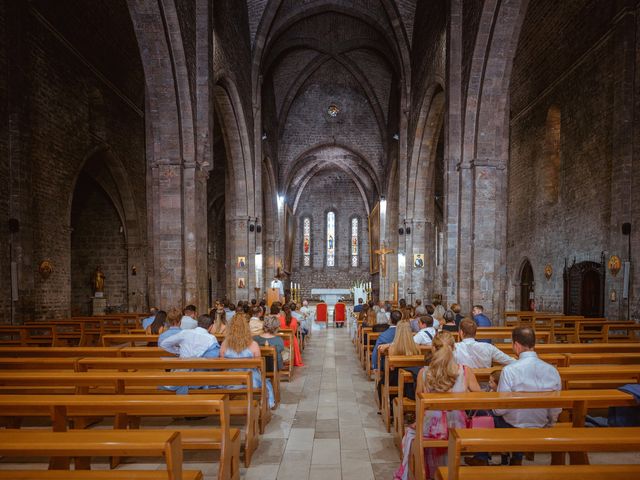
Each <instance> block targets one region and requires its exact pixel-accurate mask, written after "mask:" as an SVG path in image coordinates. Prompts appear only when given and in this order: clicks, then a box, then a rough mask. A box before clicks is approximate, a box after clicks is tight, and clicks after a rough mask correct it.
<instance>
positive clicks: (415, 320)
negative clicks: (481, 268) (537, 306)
mask: <svg viewBox="0 0 640 480" xmlns="http://www.w3.org/2000/svg"><path fill="white" fill-rule="evenodd" d="M483 310H484V309H483V307H482V306H481V305H475V306H474V307H473V309H472V315H471V316H470V317H464V316H463V315H461V314H460V312H461V308H460V305H457V304H452V305H451V306H450V308H449V309H445V307H444V306H442V305H425V306H423V305H422V304H421V302H420V301H417V302H416V306H415V307H414V306H412V305H407V303H406V302H405V301H404V300H400V301H399V303H398V304H397V306H393V305H391V304H390V303H389V302H380V303H379V304H375V303H374V302H369V303H368V304H362V302H360V308H358V312H357V313H355V314H354V318H353V323H352V327H353V330H352V340H353V343H354V345H355V347H356V350H357V352H358V356H359V359H360V361H361V363H362V366H363V368H364V369H365V372H366V375H367V378H370V375H372V374H373V375H374V379H375V382H376V393H375V395H376V402H377V405H378V407H379V412H378V414H380V415H381V420H382V421H383V422H384V423H385V425H386V427H387V431H390V430H391V428H393V435H394V438H395V444H396V446H397V448H398V450H399V454H400V455H401V457H402V461H401V463H400V465H399V467H398V468H397V470H396V471H395V474H394V478H395V479H396V480H408V479H410V478H413V479H422V478H429V479H431V478H438V479H444V478H465V479H466V478H478V479H480V478H489V477H490V476H495V477H496V478H501V479H502V478H514V479H515V478H533V476H534V475H535V476H536V478H609V477H610V476H612V478H631V476H632V475H633V474H634V472H637V471H638V468H637V467H638V466H637V465H593V466H590V467H587V465H588V464H589V458H588V452H589V451H594V452H596V451H598V452H624V451H637V450H638V447H639V446H640V429H638V428H634V426H640V422H639V421H638V420H639V419H640V408H639V407H637V403H636V402H637V399H640V389H638V388H637V383H638V380H639V379H640V368H639V367H640V365H639V363H640V348H638V344H637V343H633V342H634V341H636V340H637V339H636V338H635V337H631V338H628V339H627V341H628V342H629V343H626V344H625V343H607V340H605V341H604V342H602V343H600V342H598V341H594V340H593V338H591V339H588V340H586V342H587V343H582V342H581V337H579V336H577V337H575V339H574V338H573V337H571V336H568V337H567V335H566V332H565V331H563V330H562V329H558V330H557V331H553V332H548V331H547V332H545V331H544V327H540V328H536V325H537V323H536V317H539V318H537V320H540V321H541V320H542V319H544V318H545V317H549V316H552V317H554V318H557V319H558V321H560V322H562V321H563V320H564V321H566V323H567V324H569V323H574V322H575V323H579V319H578V322H576V320H577V319H575V318H570V317H565V316H564V315H561V314H545V313H540V314H537V313H536V312H507V314H506V315H507V316H512V317H514V318H516V321H515V324H514V325H513V327H507V328H506V330H508V337H506V336H505V334H504V330H505V327H498V326H496V327H493V326H492V322H491V320H490V319H489V318H488V317H487V316H486V315H485V314H484V312H483ZM583 320H584V321H585V322H587V323H589V322H590V321H592V320H595V319H583ZM601 322H605V323H608V324H610V325H609V326H610V327H611V329H614V328H624V325H622V324H621V325H618V326H615V323H614V322H607V321H606V320H604V319H601ZM540 324H542V323H540ZM589 324H590V325H596V323H589ZM550 325H553V322H551V323H550ZM565 326H566V325H565ZM595 328H597V327H595ZM575 331H576V332H578V331H580V326H579V325H578V326H576V327H575ZM567 338H568V339H567ZM583 340H584V339H583ZM570 341H572V342H574V343H570ZM494 342H495V343H494ZM540 342H544V343H540ZM556 342H558V343H556ZM627 348H628V349H629V350H628V351H629V352H633V353H628V354H625V353H622V352H624V351H625V350H626V349H627ZM589 352H591V353H589ZM595 352H602V354H600V353H595ZM607 352H611V354H610V355H608V354H607ZM627 355H628V356H627ZM623 363H626V364H628V365H625V366H622V365H620V364H623ZM591 364H593V365H591ZM596 364H597V365H596ZM585 366H587V368H585ZM627 366H629V367H630V368H626V367H627ZM607 408H608V410H607ZM588 413H589V414H592V415H593V416H596V415H600V416H604V417H605V418H602V417H600V418H599V419H594V418H593V417H591V416H589V415H587V414H588ZM606 417H608V418H606ZM607 422H608V423H607ZM585 425H588V426H596V425H597V426H602V425H605V426H607V427H608V428H589V429H585ZM618 427H624V428H622V429H621V428H618ZM525 429H526V432H525ZM466 431H470V432H469V434H467V433H465V432H466ZM634 435H635V439H634V440H632V441H631V442H629V443H628V444H627V443H625V442H626V440H625V439H626V438H627V437H628V436H631V437H634ZM538 452H545V453H551V465H546V466H543V464H542V463H541V462H542V461H541V460H540V458H539V459H537V460H536V461H535V462H527V464H526V465H524V464H523V459H524V458H525V456H526V458H527V459H529V460H535V453H538ZM567 452H568V453H569V458H570V463H571V465H565V453H567ZM546 463H549V462H548V461H546ZM605 463H606V462H605ZM461 464H462V465H464V464H466V466H462V467H461ZM500 467H503V468H500ZM529 475H531V477H529Z"/></svg>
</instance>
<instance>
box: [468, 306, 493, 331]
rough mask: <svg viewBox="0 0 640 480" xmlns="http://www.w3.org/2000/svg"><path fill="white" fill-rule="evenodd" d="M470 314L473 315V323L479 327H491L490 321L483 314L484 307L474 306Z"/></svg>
mask: <svg viewBox="0 0 640 480" xmlns="http://www.w3.org/2000/svg"><path fill="white" fill-rule="evenodd" d="M471 313H472V314H473V321H474V322H476V324H477V325H478V326H479V327H490V326H491V320H489V317H487V316H486V315H485V314H484V307H483V306H482V305H474V306H473V310H471Z"/></svg>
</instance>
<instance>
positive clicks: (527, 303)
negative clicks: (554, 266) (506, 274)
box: [520, 260, 534, 312]
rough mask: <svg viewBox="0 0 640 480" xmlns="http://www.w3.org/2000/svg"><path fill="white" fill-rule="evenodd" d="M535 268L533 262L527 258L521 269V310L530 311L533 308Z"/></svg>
mask: <svg viewBox="0 0 640 480" xmlns="http://www.w3.org/2000/svg"><path fill="white" fill-rule="evenodd" d="M533 287H534V278H533V268H532V267H531V262H529V260H525V262H524V264H523V265H522V270H521V271H520V310H521V311H523V312H528V311H531V310H533V301H534V300H533Z"/></svg>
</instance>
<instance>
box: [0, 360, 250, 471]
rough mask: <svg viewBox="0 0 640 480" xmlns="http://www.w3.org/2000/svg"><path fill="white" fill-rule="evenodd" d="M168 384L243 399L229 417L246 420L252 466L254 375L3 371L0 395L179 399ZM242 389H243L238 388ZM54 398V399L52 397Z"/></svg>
mask: <svg viewBox="0 0 640 480" xmlns="http://www.w3.org/2000/svg"><path fill="white" fill-rule="evenodd" d="M165 385H173V386H185V385H186V386H195V387H197V386H210V385H215V386H217V387H218V388H216V389H214V390H212V389H208V390H198V389H190V393H191V394H210V393H211V392H215V393H220V394H222V393H228V394H230V395H233V396H241V398H240V399H239V400H232V401H230V406H229V410H230V414H231V415H239V416H243V417H246V435H245V465H246V466H249V464H250V462H251V456H252V454H253V452H254V451H255V449H256V448H257V446H258V430H259V421H258V420H259V417H258V408H257V407H256V405H255V404H254V399H253V381H252V377H251V372H165V371H140V372H114V371H100V372H99V373H95V372H88V373H86V372H80V373H78V372H55V371H49V372H34V371H26V370H25V371H9V372H0V393H1V394H13V395H15V394H23V395H29V394H31V395H33V394H36V395H47V394H53V395H56V394H57V395H59V394H72V393H76V394H83V395H84V394H89V393H91V394H102V395H105V394H106V395H114V394H116V395H122V394H129V395H141V394H142V395H145V394H150V395H158V394H163V393H164V394H166V395H168V396H171V397H172V398H180V397H181V395H175V392H174V391H172V390H167V389H159V388H162V387H164V386H165ZM236 386H242V388H241V389H237V388H235V387H236ZM49 398H51V396H50V397H49Z"/></svg>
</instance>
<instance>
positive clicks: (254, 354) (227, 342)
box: [220, 313, 276, 408]
mask: <svg viewBox="0 0 640 480" xmlns="http://www.w3.org/2000/svg"><path fill="white" fill-rule="evenodd" d="M260 355H261V354H260V346H259V345H258V343H257V342H256V341H255V340H254V339H253V337H252V336H251V330H249V317H248V315H246V314H244V313H237V314H236V315H234V317H233V322H231V325H230V326H229V329H228V330H227V335H226V337H225V339H224V341H223V342H222V345H221V346H220V358H231V359H233V358H260ZM233 370H236V369H231V370H230V371H233ZM239 370H246V369H239ZM236 371H237V370H236ZM251 374H252V377H253V386H254V388H261V387H262V378H261V376H260V372H259V371H258V370H257V369H252V370H251ZM267 393H268V397H269V407H270V408H273V407H274V406H275V404H276V401H275V397H274V395H273V386H272V385H271V382H270V381H269V380H268V379H267Z"/></svg>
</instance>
